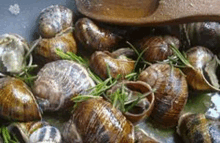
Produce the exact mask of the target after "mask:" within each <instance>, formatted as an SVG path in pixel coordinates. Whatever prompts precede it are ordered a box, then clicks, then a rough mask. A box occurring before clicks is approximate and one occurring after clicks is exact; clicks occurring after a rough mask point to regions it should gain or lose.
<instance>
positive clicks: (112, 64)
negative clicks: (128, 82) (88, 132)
mask: <svg viewBox="0 0 220 143" xmlns="http://www.w3.org/2000/svg"><path fill="white" fill-rule="evenodd" d="M117 51H118V50H116V51H114V52H112V53H110V52H108V51H96V52H94V53H93V54H92V56H91V58H90V67H91V69H92V70H93V71H94V72H95V73H96V74H97V75H99V76H100V77H101V78H102V79H106V78H108V69H107V68H108V67H109V70H110V75H111V76H112V77H113V78H117V76H118V75H119V74H120V75H121V76H122V78H124V77H125V76H126V75H127V74H129V73H131V72H132V71H133V70H134V65H135V61H134V60H131V59H129V58H127V57H126V55H124V54H123V53H125V52H126V51H127V50H124V51H123V52H117ZM119 53H120V55H119ZM125 54H126V53H125ZM127 54H128V53H127Z"/></svg>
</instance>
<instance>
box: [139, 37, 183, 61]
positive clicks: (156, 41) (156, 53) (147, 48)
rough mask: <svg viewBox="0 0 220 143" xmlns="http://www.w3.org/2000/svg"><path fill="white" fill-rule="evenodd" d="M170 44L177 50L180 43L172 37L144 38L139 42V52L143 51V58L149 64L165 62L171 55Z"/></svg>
mask: <svg viewBox="0 0 220 143" xmlns="http://www.w3.org/2000/svg"><path fill="white" fill-rule="evenodd" d="M170 44H174V46H175V47H176V48H179V45H180V41H179V39H177V38H176V37H174V36H169V35H164V36H153V37H145V38H143V39H142V40H141V46H140V49H141V51H144V54H143V58H144V59H145V60H147V61H149V62H157V61H163V60H166V59H167V58H168V57H169V56H172V55H173V50H172V49H171V48H170Z"/></svg>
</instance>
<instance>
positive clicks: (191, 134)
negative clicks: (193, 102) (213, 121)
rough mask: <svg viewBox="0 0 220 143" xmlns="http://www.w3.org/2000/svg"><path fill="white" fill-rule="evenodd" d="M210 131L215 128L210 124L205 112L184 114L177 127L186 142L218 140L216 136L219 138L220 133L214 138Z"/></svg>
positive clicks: (201, 142) (207, 142) (205, 142)
mask: <svg viewBox="0 0 220 143" xmlns="http://www.w3.org/2000/svg"><path fill="white" fill-rule="evenodd" d="M210 131H211V132H212V131H214V130H213V128H212V126H209V123H208V120H207V119H206V117H205V115H204V114H192V113H186V114H183V115H182V116H181V118H180V120H179V123H178V127H177V133H178V134H179V135H180V136H181V137H182V138H183V140H184V142H187V143H212V142H216V141H215V138H219V135H218V136H214V138H213V137H212V133H211V132H210ZM218 132H219V131H218ZM218 140H219V139H218Z"/></svg>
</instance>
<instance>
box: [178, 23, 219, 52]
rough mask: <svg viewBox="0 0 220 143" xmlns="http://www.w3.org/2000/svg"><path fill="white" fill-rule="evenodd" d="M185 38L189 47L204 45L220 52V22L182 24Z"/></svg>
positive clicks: (181, 27)
mask: <svg viewBox="0 0 220 143" xmlns="http://www.w3.org/2000/svg"><path fill="white" fill-rule="evenodd" d="M180 30H181V31H182V33H183V34H182V35H183V38H185V39H184V40H186V41H188V46H189V47H194V46H204V47H207V48H209V49H210V50H211V51H212V52H213V53H217V52H218V53H219V49H218V45H219V44H220V43H219V41H220V36H219V35H220V24H219V22H194V23H187V24H182V25H180Z"/></svg>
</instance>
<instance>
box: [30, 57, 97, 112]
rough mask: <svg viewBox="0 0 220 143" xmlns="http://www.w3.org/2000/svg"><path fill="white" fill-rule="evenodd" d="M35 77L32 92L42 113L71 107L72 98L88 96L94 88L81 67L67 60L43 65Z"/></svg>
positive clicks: (85, 71)
mask: <svg viewBox="0 0 220 143" xmlns="http://www.w3.org/2000/svg"><path fill="white" fill-rule="evenodd" d="M37 76H38V78H37V79H36V80H35V81H34V86H33V88H32V90H33V93H34V95H35V96H36V98H37V100H38V102H39V105H40V106H41V107H42V109H43V110H44V111H57V110H60V109H65V108H67V107H69V106H71V105H72V102H71V98H72V97H74V96H76V95H79V94H82V95H84V94H88V93H89V92H90V90H89V89H90V88H91V87H93V86H95V83H94V82H93V80H92V79H91V78H90V77H89V74H88V72H87V70H86V69H85V68H84V67H83V66H81V65H80V64H78V63H76V62H73V61H68V60H58V61H53V62H50V63H47V64H45V65H44V67H43V68H41V69H40V71H39V72H38V74H37Z"/></svg>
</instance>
